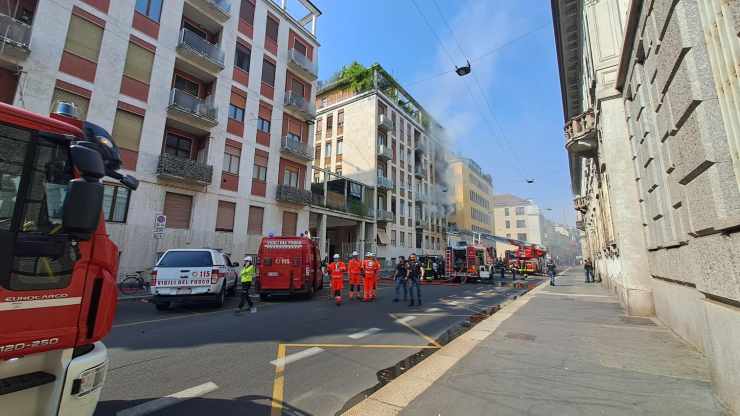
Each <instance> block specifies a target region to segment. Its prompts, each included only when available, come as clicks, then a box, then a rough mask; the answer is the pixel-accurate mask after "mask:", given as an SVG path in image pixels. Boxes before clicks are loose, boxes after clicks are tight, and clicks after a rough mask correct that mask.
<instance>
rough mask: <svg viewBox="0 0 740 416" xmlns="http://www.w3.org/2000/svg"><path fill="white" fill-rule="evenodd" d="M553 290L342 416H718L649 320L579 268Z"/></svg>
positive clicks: (707, 388)
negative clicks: (588, 281) (626, 307)
mask: <svg viewBox="0 0 740 416" xmlns="http://www.w3.org/2000/svg"><path fill="white" fill-rule="evenodd" d="M557 283H558V286H555V287H550V286H549V285H547V283H545V284H543V286H540V287H538V288H537V289H535V290H534V291H532V292H530V294H528V295H525V296H523V297H522V298H521V299H519V300H517V301H514V302H513V303H512V304H510V305H509V306H507V307H505V308H504V309H503V310H502V311H500V312H498V313H496V314H494V315H492V316H491V317H490V318H488V319H487V320H485V321H483V322H482V323H481V324H479V325H478V326H476V327H474V328H473V329H472V330H471V331H469V332H468V333H466V334H464V335H463V336H461V337H460V338H458V339H456V340H455V341H453V342H451V343H450V344H448V345H447V346H445V347H444V348H443V349H442V350H440V351H438V352H437V353H435V354H433V355H432V356H430V357H429V358H427V359H426V360H425V361H423V362H422V363H420V364H419V365H418V366H417V367H414V368H412V369H410V370H409V371H408V372H407V373H405V374H403V375H402V376H400V377H399V378H397V379H396V380H394V381H393V382H391V383H390V384H388V385H386V386H384V387H383V388H381V389H380V390H378V391H377V392H376V393H375V394H373V395H372V396H371V397H370V398H369V399H367V400H365V401H363V402H362V403H360V404H358V406H356V407H355V408H353V409H351V410H350V411H349V412H348V414H352V415H353V414H383V415H386V414H388V415H391V414H392V415H395V414H400V415H404V416H415V415H425V416H426V415H440V416H447V415H466V416H469V415H497V416H498V415H524V414H526V415H592V414H594V415H643V414H645V415H647V414H650V415H653V414H654V415H671V416H677V415H699V414H700V415H720V414H723V412H722V410H723V409H722V408H721V407H720V406H719V405H718V403H717V402H716V401H715V399H714V398H713V396H712V387H711V384H710V381H709V380H710V376H709V372H708V370H707V368H706V365H705V363H704V361H703V357H702V355H701V354H699V353H698V352H696V351H694V350H693V349H691V348H690V347H689V346H687V345H686V344H684V343H683V342H682V341H681V340H680V339H679V338H677V337H676V336H675V335H673V334H672V333H671V332H670V331H669V330H668V329H666V328H664V327H663V326H661V325H660V324H656V322H655V321H653V320H652V319H649V318H634V317H627V316H625V315H624V311H623V309H622V308H621V306H620V305H619V303H618V302H617V300H616V298H615V297H614V296H612V295H611V294H610V293H609V292H608V291H607V290H606V289H604V288H602V287H601V286H600V285H598V284H593V283H592V284H585V283H584V282H583V275H582V273H581V272H580V270H574V271H572V272H569V273H566V274H565V275H564V276H561V277H559V278H558V282H557ZM507 315H508V316H507ZM479 327H481V328H482V329H481V330H478V328H479ZM488 328H490V331H489V334H486V335H480V334H485V331H486V330H487V329H488ZM476 332H478V333H479V335H478V336H477V339H476V335H475V334H473V335H472V336H469V335H468V334H471V333H476ZM463 337H467V339H462V338H463ZM469 343H472V344H471V345H473V346H472V347H470V348H468V347H466V345H467V344H469ZM455 350H462V351H463V352H462V353H457V352H456V351H455ZM437 367H440V368H443V369H445V370H446V371H444V370H442V371H444V372H443V373H441V372H440V371H436V370H435V368H437ZM435 373H436V374H435ZM404 379H405V380H404ZM410 382H411V383H410ZM418 386H422V387H418ZM427 386H428V387H427Z"/></svg>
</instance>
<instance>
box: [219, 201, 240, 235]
mask: <svg viewBox="0 0 740 416" xmlns="http://www.w3.org/2000/svg"><path fill="white" fill-rule="evenodd" d="M235 213H236V204H235V203H233V202H227V201H218V210H217V211H216V231H226V232H229V233H231V232H233V231H234V214H235Z"/></svg>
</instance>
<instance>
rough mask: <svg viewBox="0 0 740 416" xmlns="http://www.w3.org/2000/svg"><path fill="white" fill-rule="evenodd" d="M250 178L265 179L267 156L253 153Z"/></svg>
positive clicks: (263, 180)
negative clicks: (252, 166) (252, 167)
mask: <svg viewBox="0 0 740 416" xmlns="http://www.w3.org/2000/svg"><path fill="white" fill-rule="evenodd" d="M252 179H254V180H257V181H262V182H265V181H267V157H266V156H263V155H259V154H257V153H255V155H254V169H253V170H252Z"/></svg>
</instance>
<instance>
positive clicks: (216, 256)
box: [151, 248, 239, 310]
mask: <svg viewBox="0 0 740 416" xmlns="http://www.w3.org/2000/svg"><path fill="white" fill-rule="evenodd" d="M237 267H239V263H232V262H231V260H230V259H229V256H227V255H225V254H224V253H222V252H221V251H219V250H214V249H205V248H203V249H171V250H167V251H166V252H165V253H164V254H163V255H162V257H161V258H160V259H159V261H158V262H157V265H156V266H155V267H154V270H153V271H152V282H151V291H152V296H153V298H152V301H153V303H154V306H155V307H156V308H157V309H158V310H165V309H168V308H169V307H170V306H172V304H173V303H175V302H181V303H195V302H212V303H214V304H216V305H217V306H219V307H221V306H223V304H224V302H225V301H226V296H227V295H234V294H235V293H236V287H237V281H238V273H237Z"/></svg>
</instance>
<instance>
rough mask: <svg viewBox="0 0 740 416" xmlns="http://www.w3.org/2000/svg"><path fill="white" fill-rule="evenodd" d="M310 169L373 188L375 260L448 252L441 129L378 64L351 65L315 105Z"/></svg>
mask: <svg viewBox="0 0 740 416" xmlns="http://www.w3.org/2000/svg"><path fill="white" fill-rule="evenodd" d="M316 103H317V108H318V111H317V116H316V129H315V131H316V137H315V147H314V165H315V166H316V167H319V168H321V169H324V170H326V171H331V172H334V173H335V174H339V175H343V176H345V177H348V178H351V179H353V180H356V181H359V182H361V183H364V184H367V185H368V186H370V187H372V188H374V190H373V194H374V195H373V203H372V217H373V222H374V224H375V229H374V230H373V231H372V232H371V233H370V234H367V235H368V236H369V238H368V240H369V241H371V242H372V243H373V244H375V245H376V246H377V252H378V253H377V254H378V256H379V257H380V258H382V259H386V260H391V259H394V258H396V257H398V256H400V255H403V256H408V255H409V254H411V253H413V252H415V253H417V254H419V255H422V254H423V255H442V254H443V253H444V248H445V246H446V228H447V219H446V216H447V215H446V213H447V211H446V210H447V209H448V201H447V196H446V190H447V182H446V179H445V172H446V170H447V161H446V159H447V150H446V147H445V146H444V141H443V140H444V134H445V133H444V129H443V128H442V126H441V125H440V124H439V123H437V122H436V121H435V120H434V119H433V118H432V117H431V116H430V115H429V113H427V112H426V111H425V110H424V109H423V107H422V106H421V105H420V104H419V103H418V102H417V101H416V100H415V99H414V98H413V97H412V96H411V95H409V94H408V92H406V91H405V90H404V89H403V87H402V86H401V85H399V84H398V82H396V80H394V79H393V77H391V76H390V75H389V74H388V73H387V72H386V71H385V70H384V69H383V68H382V67H381V66H380V65H378V64H375V65H373V66H371V67H370V68H364V67H362V66H361V65H359V64H357V63H354V64H352V65H350V66H348V67H345V68H343V69H342V70H341V71H339V72H338V73H337V75H336V76H335V77H334V78H332V79H331V80H329V81H328V82H327V83H325V84H324V85H323V86H322V87H321V88H320V90H319V92H318V94H317V98H316Z"/></svg>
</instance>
